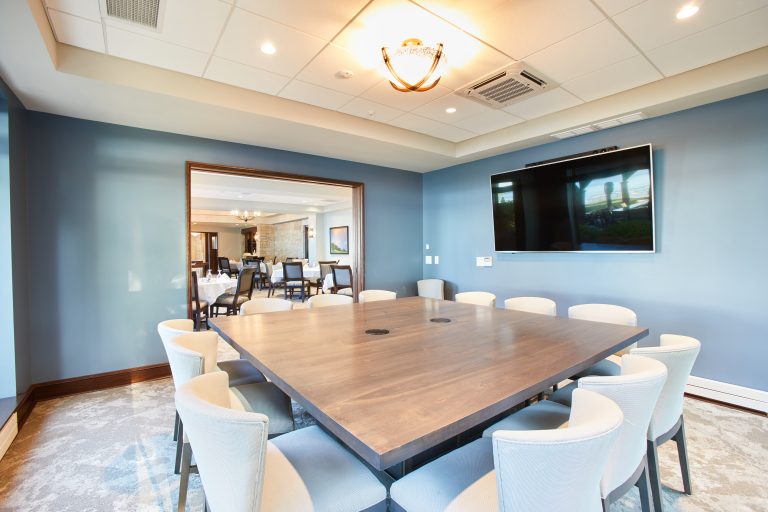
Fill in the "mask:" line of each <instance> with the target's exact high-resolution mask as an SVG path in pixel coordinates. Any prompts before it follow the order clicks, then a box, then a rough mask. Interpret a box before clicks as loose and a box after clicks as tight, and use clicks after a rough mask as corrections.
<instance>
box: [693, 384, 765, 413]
mask: <svg viewBox="0 0 768 512" xmlns="http://www.w3.org/2000/svg"><path fill="white" fill-rule="evenodd" d="M685 392H686V393H690V394H691V395H696V396H701V397H704V398H711V399H712V400H717V401H719V402H723V403H726V404H732V405H738V406H740V407H746V408H747V409H754V410H756V411H760V412H763V413H768V391H760V390H759V389H752V388H745V387H743V386H737V385H735V384H728V383H726V382H720V381H717V380H710V379H704V378H702V377H694V376H693V375H691V376H690V377H688V384H687V385H686V386H685Z"/></svg>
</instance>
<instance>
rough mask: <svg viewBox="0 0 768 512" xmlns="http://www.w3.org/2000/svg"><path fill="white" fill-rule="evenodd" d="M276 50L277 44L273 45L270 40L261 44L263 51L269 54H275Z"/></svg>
mask: <svg viewBox="0 0 768 512" xmlns="http://www.w3.org/2000/svg"><path fill="white" fill-rule="evenodd" d="M276 51H277V48H275V45H273V44H272V43H270V42H269V41H267V42H266V43H264V44H262V45H261V52H262V53H266V54H267V55H274V53H275V52H276Z"/></svg>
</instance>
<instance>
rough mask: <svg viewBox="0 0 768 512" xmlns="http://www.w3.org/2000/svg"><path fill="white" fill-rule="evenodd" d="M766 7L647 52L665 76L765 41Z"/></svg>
mask: <svg viewBox="0 0 768 512" xmlns="http://www.w3.org/2000/svg"><path fill="white" fill-rule="evenodd" d="M766 27H768V8H764V9H760V10H759V11H756V12H753V13H750V14H747V15H745V16H742V17H741V18H737V19H735V20H731V21H728V22H726V23H722V24H720V25H717V26H715V27H712V28H710V29H707V30H704V31H702V32H699V33H697V34H694V35H692V36H689V37H686V38H685V39H681V40H679V41H675V42H673V43H670V44H668V45H666V46H662V47H661V48H657V49H655V50H652V51H650V52H648V58H649V59H650V60H651V61H652V62H653V63H654V64H655V65H656V66H657V67H658V68H659V69H660V70H661V72H662V73H664V74H665V75H666V76H670V75H675V74H677V73H682V72H683V71H688V70H690V69H694V68H698V67H701V66H705V65H707V64H711V63H713V62H717V61H718V60H722V59H727V58H728V57H733V56H734V55H738V54H740V53H744V52H748V51H750V50H754V49H757V48H761V47H763V46H766V45H768V30H766Z"/></svg>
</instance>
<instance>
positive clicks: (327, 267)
mask: <svg viewBox="0 0 768 512" xmlns="http://www.w3.org/2000/svg"><path fill="white" fill-rule="evenodd" d="M336 263H338V262H337V261H335V260H334V261H318V262H317V264H318V265H320V279H325V276H327V275H328V274H330V273H331V265H335V264H336Z"/></svg>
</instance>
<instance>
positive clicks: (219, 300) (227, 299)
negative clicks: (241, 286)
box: [213, 293, 249, 306]
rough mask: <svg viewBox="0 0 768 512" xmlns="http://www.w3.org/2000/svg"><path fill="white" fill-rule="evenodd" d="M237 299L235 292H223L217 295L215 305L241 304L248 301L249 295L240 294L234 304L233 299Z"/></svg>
mask: <svg viewBox="0 0 768 512" xmlns="http://www.w3.org/2000/svg"><path fill="white" fill-rule="evenodd" d="M234 300H235V294H234V293H222V294H221V295H219V296H218V297H216V302H214V303H213V305H214V306H232V305H237V306H240V305H242V304H243V302H246V301H248V300H249V299H248V296H247V295H239V296H238V297H237V303H236V304H233V301H234Z"/></svg>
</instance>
